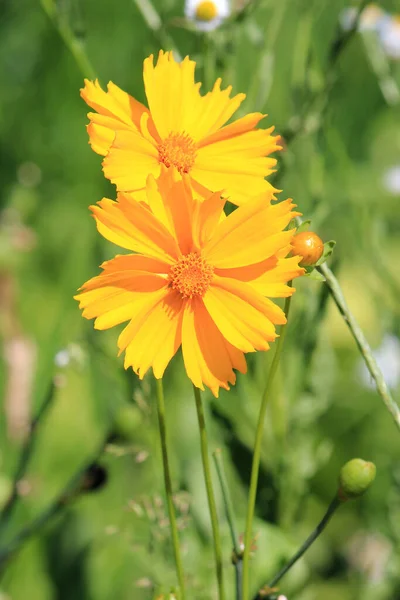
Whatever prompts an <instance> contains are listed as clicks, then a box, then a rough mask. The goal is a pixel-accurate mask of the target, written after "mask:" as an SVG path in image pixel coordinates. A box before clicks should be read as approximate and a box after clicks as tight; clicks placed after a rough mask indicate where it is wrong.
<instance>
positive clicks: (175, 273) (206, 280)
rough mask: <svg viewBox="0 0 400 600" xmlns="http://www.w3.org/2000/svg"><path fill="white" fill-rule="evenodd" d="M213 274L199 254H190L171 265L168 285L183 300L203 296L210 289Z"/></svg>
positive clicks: (211, 268)
mask: <svg viewBox="0 0 400 600" xmlns="http://www.w3.org/2000/svg"><path fill="white" fill-rule="evenodd" d="M213 274H214V268H213V267H212V266H211V265H208V264H207V263H206V262H205V260H204V259H203V258H201V256H199V254H197V253H196V252H191V253H190V254H187V255H186V256H182V258H180V259H179V260H178V261H177V262H176V263H175V264H174V265H172V267H171V270H170V273H169V279H170V285H171V287H172V288H173V289H174V290H177V291H178V292H180V294H181V295H182V297H183V298H193V297H194V296H204V294H205V293H206V291H207V290H208V288H209V287H210V284H211V281H212V278H213Z"/></svg>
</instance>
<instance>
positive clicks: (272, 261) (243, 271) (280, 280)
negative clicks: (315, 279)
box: [215, 256, 304, 298]
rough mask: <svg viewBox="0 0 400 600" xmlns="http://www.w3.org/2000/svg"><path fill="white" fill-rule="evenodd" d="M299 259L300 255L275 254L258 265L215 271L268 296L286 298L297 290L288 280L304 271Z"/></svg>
mask: <svg viewBox="0 0 400 600" xmlns="http://www.w3.org/2000/svg"><path fill="white" fill-rule="evenodd" d="M299 261H300V257H299V256H291V257H289V258H277V257H275V256H273V257H271V258H268V259H267V260H265V261H263V262H261V263H258V264H256V265H251V266H249V267H239V268H236V269H235V268H234V269H216V270H215V273H216V274H217V275H219V276H221V277H230V278H233V279H237V280H240V281H243V282H246V283H249V284H250V285H251V286H252V287H253V288H254V289H255V290H257V292H259V293H260V294H262V295H263V296H267V297H268V298H286V297H287V296H291V295H292V294H293V292H294V291H295V290H294V288H293V287H290V286H288V285H286V284H287V282H288V281H290V280H292V279H295V277H299V276H300V275H302V274H303V273H304V269H303V268H302V267H299Z"/></svg>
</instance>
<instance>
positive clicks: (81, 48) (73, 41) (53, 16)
mask: <svg viewBox="0 0 400 600" xmlns="http://www.w3.org/2000/svg"><path fill="white" fill-rule="evenodd" d="M40 4H41V5H42V8H43V10H44V11H45V13H46V14H47V16H48V17H49V19H50V20H51V22H52V23H53V25H54V27H55V28H56V29H57V31H58V33H59V34H60V36H61V38H62V39H63V41H64V43H65V45H66V46H67V48H68V50H69V51H70V52H71V54H72V56H73V57H74V59H75V62H76V64H77V65H78V67H79V70H80V71H81V73H82V75H83V76H84V77H88V78H89V79H96V71H95V69H94V68H93V65H92V63H91V61H90V59H89V57H88V55H87V53H86V48H85V45H84V43H83V41H82V40H81V39H78V38H77V37H76V36H75V35H74V33H73V31H72V29H71V27H70V26H69V23H68V21H67V20H66V19H65V18H62V19H61V18H60V16H59V15H58V13H57V7H56V4H55V2H53V0H40Z"/></svg>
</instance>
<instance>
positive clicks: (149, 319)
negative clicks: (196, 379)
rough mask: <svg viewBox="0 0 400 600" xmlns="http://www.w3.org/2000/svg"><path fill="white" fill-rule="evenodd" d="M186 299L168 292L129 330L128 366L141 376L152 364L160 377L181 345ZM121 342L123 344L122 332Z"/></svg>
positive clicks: (126, 364) (128, 328)
mask: <svg viewBox="0 0 400 600" xmlns="http://www.w3.org/2000/svg"><path fill="white" fill-rule="evenodd" d="M182 309H183V302H182V299H181V297H180V295H179V294H177V293H176V292H173V291H170V290H169V289H168V290H166V291H165V294H164V295H162V296H161V297H160V298H159V300H158V302H157V303H156V304H154V305H153V306H152V307H151V310H150V311H148V312H147V313H146V314H144V313H143V314H142V315H141V316H140V318H137V319H136V320H135V321H132V322H131V323H130V325H128V327H127V328H126V329H125V332H124V333H125V341H124V342H123V345H125V344H126V341H128V343H127V346H126V353H125V363H124V366H125V368H128V367H129V366H132V368H133V370H134V371H135V373H137V374H138V375H139V377H140V379H143V377H144V375H145V374H146V372H147V371H148V369H149V368H150V367H152V368H153V372H154V376H155V377H156V378H157V379H160V378H161V377H162V376H163V374H164V371H165V369H166V367H167V365H168V363H169V362H170V360H171V358H172V357H173V356H174V355H175V354H176V352H177V350H178V348H179V346H180V345H181V329H182V327H181V323H182V312H183V311H182ZM119 343H120V344H121V343H122V334H121V336H120V340H119Z"/></svg>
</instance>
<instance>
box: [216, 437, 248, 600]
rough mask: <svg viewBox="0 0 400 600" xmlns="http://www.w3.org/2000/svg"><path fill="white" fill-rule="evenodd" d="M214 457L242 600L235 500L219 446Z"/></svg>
mask: <svg viewBox="0 0 400 600" xmlns="http://www.w3.org/2000/svg"><path fill="white" fill-rule="evenodd" d="M213 458H214V463H215V468H216V470H217V474H218V479H219V483H220V486H221V490H222V497H223V499H224V506H225V514H226V518H227V520H228V524H229V531H230V533H231V539H232V547H233V556H232V562H233V565H234V567H235V574H236V600H241V598H242V552H241V550H240V545H239V537H238V534H237V531H236V525H235V513H234V510H233V502H232V498H231V495H230V492H229V486H228V482H227V480H226V475H225V469H224V463H223V461H222V454H221V450H220V449H219V448H217V450H215V451H214V452H213Z"/></svg>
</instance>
